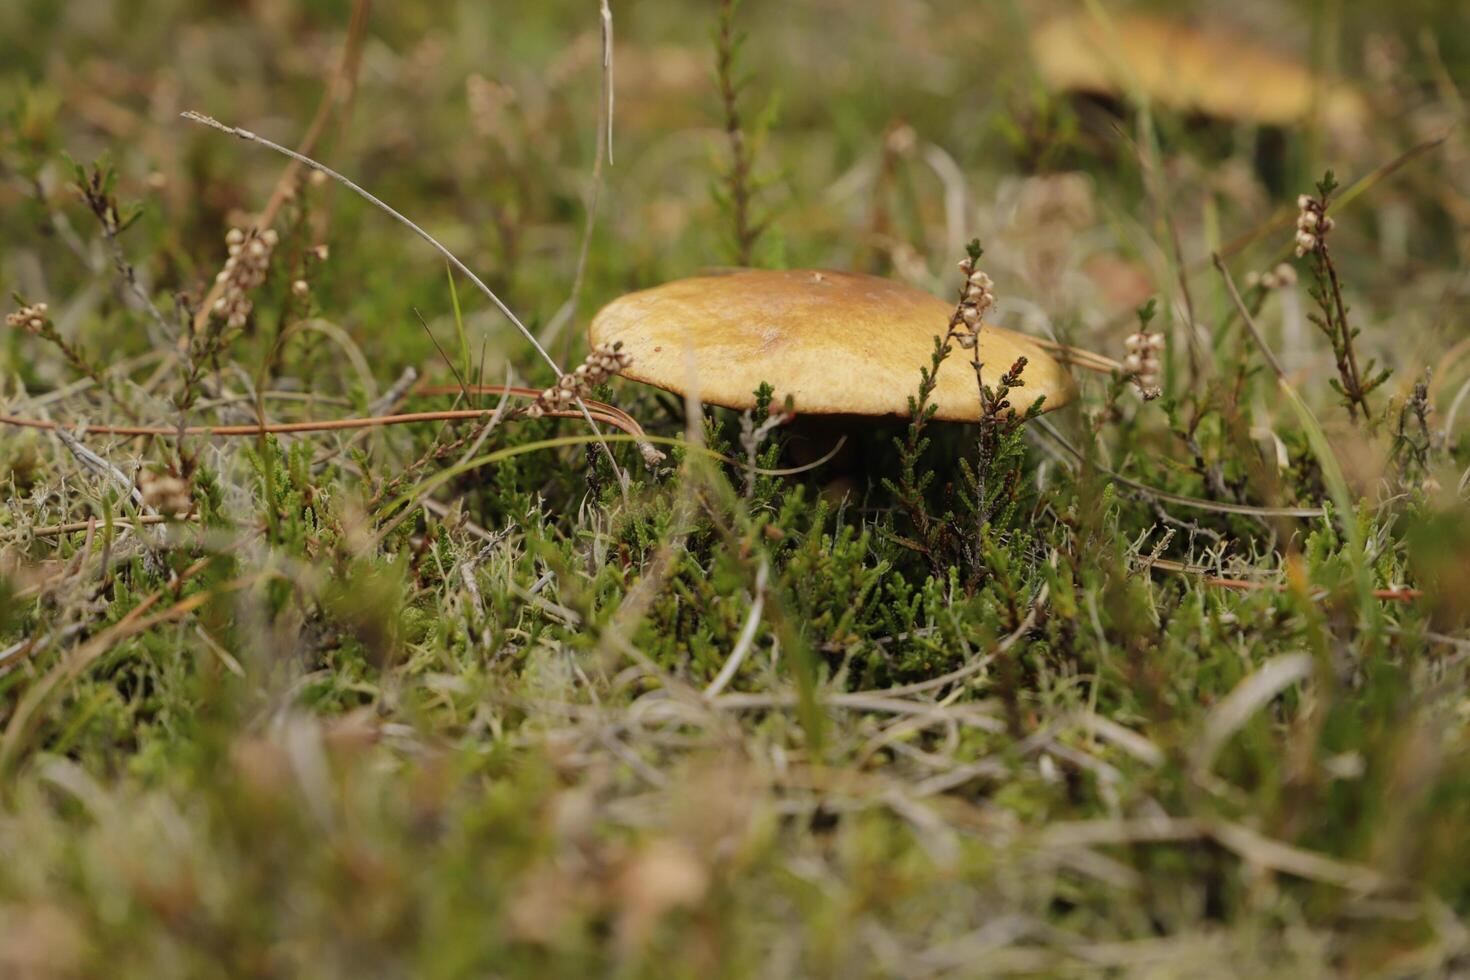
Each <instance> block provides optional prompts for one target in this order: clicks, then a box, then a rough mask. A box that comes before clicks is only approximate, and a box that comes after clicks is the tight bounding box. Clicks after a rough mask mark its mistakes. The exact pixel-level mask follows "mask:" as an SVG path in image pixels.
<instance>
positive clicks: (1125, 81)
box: [1031, 14, 1366, 131]
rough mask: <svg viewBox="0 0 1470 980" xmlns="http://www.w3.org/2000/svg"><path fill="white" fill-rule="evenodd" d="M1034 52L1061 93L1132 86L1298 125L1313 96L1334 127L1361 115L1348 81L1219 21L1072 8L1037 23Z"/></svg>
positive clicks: (1222, 114) (1188, 106) (1182, 107)
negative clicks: (1103, 15) (1102, 15)
mask: <svg viewBox="0 0 1470 980" xmlns="http://www.w3.org/2000/svg"><path fill="white" fill-rule="evenodd" d="M1031 53H1032V57H1033V58H1034V60H1035V62H1036V68H1037V71H1038V72H1039V73H1040V74H1041V77H1042V79H1043V80H1044V81H1045V82H1046V83H1047V84H1048V85H1049V86H1050V87H1052V88H1053V89H1056V90H1058V91H1064V92H1079V93H1087V94H1092V95H1102V96H1107V97H1111V98H1119V97H1122V96H1125V95H1129V94H1133V93H1135V92H1136V93H1137V94H1139V95H1143V96H1146V97H1147V98H1148V99H1149V100H1150V101H1152V102H1154V103H1156V104H1158V105H1161V106H1164V107H1166V108H1169V109H1173V110H1177V111H1182V112H1194V113H1199V114H1201V115H1204V116H1209V117H1213V118H1216V119H1225V120H1231V121H1235V122H1252V123H1257V124H1259V125H1262V126H1273V127H1285V126H1290V125H1293V124H1295V123H1299V122H1301V121H1302V120H1303V119H1305V118H1306V117H1307V116H1308V115H1309V114H1310V113H1311V112H1312V111H1313V110H1314V108H1315V107H1316V106H1317V105H1318V104H1319V102H1320V104H1321V105H1322V107H1323V109H1324V112H1325V118H1326V121H1327V122H1328V124H1329V125H1330V126H1331V127H1332V128H1334V129H1338V130H1340V131H1348V130H1352V129H1356V128H1358V127H1359V126H1360V124H1361V123H1362V121H1363V118H1364V116H1365V114H1366V107H1365V104H1364V101H1363V99H1362V97H1361V96H1360V95H1359V94H1358V93H1357V92H1355V91H1353V90H1352V89H1351V88H1348V87H1347V86H1345V85H1342V84H1338V83H1333V82H1330V81H1329V80H1327V79H1325V78H1323V77H1322V76H1320V75H1318V74H1316V73H1314V72H1313V71H1312V70H1311V69H1310V68H1307V67H1306V66H1304V65H1301V64H1299V63H1297V62H1295V61H1292V60H1290V59H1288V58H1286V57H1284V56H1281V55H1278V54H1276V53H1273V52H1271V51H1268V50H1266V49H1264V48H1262V47H1261V45H1259V44H1256V43H1253V42H1251V41H1250V40H1247V39H1243V38H1240V37H1239V36H1235V35H1232V34H1231V33H1229V32H1227V31H1224V30H1222V29H1220V28H1219V27H1218V26H1216V27H1213V28H1211V29H1210V30H1208V31H1205V30H1196V29H1194V28H1192V27H1189V26H1188V25H1185V24H1182V23H1177V22H1173V21H1168V20H1163V19H1161V18H1157V17H1149V16H1145V15H1132V16H1129V15H1121V14H1120V15H1117V16H1114V17H1112V18H1111V20H1110V21H1109V22H1103V21H1101V20H1099V19H1097V18H1096V17H1092V16H1088V15H1085V14H1076V15H1071V16H1065V17H1059V18H1056V19H1053V20H1050V21H1047V22H1046V23H1044V24H1042V25H1041V26H1040V27H1039V28H1038V29H1037V30H1036V31H1035V32H1034V33H1033V34H1032V36H1031Z"/></svg>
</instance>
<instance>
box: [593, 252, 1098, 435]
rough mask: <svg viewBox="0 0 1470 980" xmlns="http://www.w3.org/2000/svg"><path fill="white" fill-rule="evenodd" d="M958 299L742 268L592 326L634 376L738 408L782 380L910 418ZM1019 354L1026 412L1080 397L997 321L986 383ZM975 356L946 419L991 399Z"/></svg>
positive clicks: (843, 404) (783, 390)
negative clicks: (984, 395) (622, 355)
mask: <svg viewBox="0 0 1470 980" xmlns="http://www.w3.org/2000/svg"><path fill="white" fill-rule="evenodd" d="M953 312H954V304H953V303H947V302H945V301H944V300H942V299H939V298H938V297H936V296H932V295H930V294H929V293H926V292H924V291H922V290H919V289H915V288H913V287H912V286H906V285H904V284H903V283H899V282H894V281H892V280H889V279H881V278H879V277H877V276H866V275H859V274H855V273H851V272H830V271H826V270H822V271H816V270H812V269H788V270H771V271H765V270H742V271H739V272H733V273H730V274H728V275H717V276H697V277H695V278H692V279H680V280H678V281H676V282H671V283H667V284H665V285H663V286H658V287H656V288H654V289H648V290H644V291H643V292H638V293H632V294H630V295H627V296H624V297H622V298H621V299H618V300H615V301H613V302H612V303H611V304H609V305H608V306H606V307H604V308H603V310H602V311H601V312H600V313H598V314H597V316H596V317H595V318H594V319H593V321H592V326H591V328H590V333H591V339H592V343H594V344H605V343H615V342H618V341H621V342H622V344H623V350H624V351H626V352H627V353H629V354H630V355H632V358H633V363H632V366H631V367H629V368H628V369H627V370H625V371H624V372H623V375H624V376H625V377H628V378H632V379H634V380H635V381H643V382H645V383H647V384H651V385H656V386H657V387H659V388H664V389H667V390H669V391H673V392H676V393H678V394H691V393H693V394H696V395H697V396H698V397H699V398H700V400H701V401H704V402H708V403H711V404H715V405H722V406H724V407H726V408H735V409H746V408H752V407H754V404H755V396H754V392H755V390H756V388H757V387H759V385H760V383H761V382H762V381H768V382H770V384H771V386H772V387H773V388H775V390H776V398H777V399H778V400H780V399H783V398H785V397H786V396H787V395H790V396H791V397H792V399H793V400H794V402H795V407H796V411H797V412H798V413H799V414H814V415H876V416H884V415H893V416H902V415H907V414H908V411H909V408H908V399H909V397H910V396H911V395H913V394H915V393H916V392H917V390H918V387H919V369H920V368H923V367H928V365H929V362H930V356H931V355H932V354H933V351H934V338H935V337H936V336H942V335H943V334H944V333H945V331H946V330H947V329H948V326H949V318H950V315H951V314H952V313H953ZM1019 357H1025V358H1026V369H1025V371H1024V372H1023V373H1022V375H1021V381H1022V385H1021V387H1020V388H1019V389H1018V390H1016V391H1013V392H1012V393H1011V395H1010V401H1011V405H1012V406H1013V408H1014V409H1015V410H1018V411H1024V410H1026V409H1027V408H1029V407H1030V406H1031V404H1032V403H1033V402H1034V401H1035V400H1036V399H1037V398H1038V397H1041V396H1043V395H1044V396H1046V401H1045V402H1044V403H1043V406H1042V407H1043V408H1044V409H1047V410H1050V409H1053V408H1060V407H1061V406H1063V405H1065V404H1067V403H1068V402H1070V401H1072V399H1073V397H1075V394H1076V387H1075V384H1074V382H1073V381H1072V377H1071V375H1070V374H1068V373H1067V372H1066V370H1064V369H1063V368H1062V366H1061V365H1060V364H1058V363H1057V362H1056V361H1055V360H1054V359H1053V358H1052V357H1051V356H1050V355H1049V354H1047V353H1046V351H1044V350H1043V349H1042V348H1041V347H1039V346H1038V345H1037V344H1036V342H1035V341H1034V340H1032V339H1031V338H1030V337H1027V336H1025V335H1023V334H1018V333H1014V332H1012V331H1010V330H1004V329H1002V328H1000V327H994V326H991V325H989V324H986V325H985V328H984V329H983V330H982V331H981V333H980V360H981V363H982V365H983V370H982V374H983V376H984V378H985V382H986V384H994V383H995V382H996V380H998V379H999V377H1000V376H1001V374H1003V373H1004V372H1005V371H1007V370H1009V369H1010V367H1011V365H1012V364H1014V363H1015V361H1016V359H1017V358H1019ZM969 360H970V352H969V351H966V350H961V349H958V348H956V350H955V351H954V353H953V354H951V355H950V358H949V361H948V362H947V363H946V364H945V366H944V370H942V371H940V372H939V383H938V386H937V387H936V388H935V390H934V394H933V396H932V400H933V402H934V404H935V405H936V406H937V407H938V411H937V413H936V416H935V417H936V418H939V419H945V420H948V421H957V422H966V421H975V420H976V419H978V418H979V415H980V399H979V394H978V391H977V389H976V385H975V372H974V370H973V369H972V368H971V366H970V363H969Z"/></svg>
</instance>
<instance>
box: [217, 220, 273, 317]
mask: <svg viewBox="0 0 1470 980" xmlns="http://www.w3.org/2000/svg"><path fill="white" fill-rule="evenodd" d="M280 240H281V239H280V235H278V234H277V233H276V230H275V229H274V228H266V229H265V230H263V231H262V230H259V229H255V228H252V229H250V230H249V231H244V230H242V229H240V228H231V229H230V231H229V233H228V234H227V235H225V245H226V246H227V247H228V249H229V258H227V259H225V266H224V268H223V269H221V270H220V272H219V275H217V276H215V280H216V281H217V282H219V283H220V284H221V285H222V286H223V292H222V293H221V294H220V297H219V299H217V300H215V301H214V306H213V307H212V308H211V310H210V312H211V313H213V314H214V316H216V317H217V318H219V319H221V320H223V321H225V325H226V326H227V327H229V328H230V329H231V330H239V329H240V328H242V327H244V326H245V321H246V320H247V319H249V317H250V311H251V310H252V309H253V308H254V305H255V304H254V301H253V300H252V299H251V297H250V294H251V293H252V292H254V291H255V290H256V289H258V288H260V286H261V285H262V284H263V283H264V282H265V278H266V274H267V273H268V272H270V265H271V255H272V254H273V253H274V252H275V249H276V245H278V244H279V243H280Z"/></svg>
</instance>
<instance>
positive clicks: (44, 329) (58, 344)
mask: <svg viewBox="0 0 1470 980" xmlns="http://www.w3.org/2000/svg"><path fill="white" fill-rule="evenodd" d="M13 298H14V300H15V305H16V307H17V308H16V310H15V312H13V313H7V314H6V316H5V324H6V326H9V327H14V328H15V329H17V330H23V331H25V332H26V333H28V334H31V335H32V336H35V337H39V338H41V339H42V340H44V341H46V342H47V343H49V344H51V345H52V346H53V347H55V348H56V349H57V350H58V351H60V352H61V356H62V357H64V358H66V362H67V363H68V364H70V365H71V367H72V369H73V370H74V371H76V372H77V373H78V374H81V375H83V376H85V377H88V378H91V379H92V380H93V381H96V382H97V383H98V384H99V385H102V386H103V387H107V385H106V384H105V382H104V381H103V375H102V371H101V369H100V368H98V367H97V365H95V364H93V363H92V362H91V361H90V360H88V359H87V356H86V355H85V354H83V353H82V350H81V348H79V347H77V346H75V345H74V344H72V343H70V342H68V341H67V339H66V338H65V337H63V336H62V335H61V333H60V331H58V330H57V329H56V324H55V323H53V322H52V320H51V307H50V306H49V305H47V304H46V303H28V302H26V300H25V299H24V298H22V297H21V296H19V295H16V296H14V297H13Z"/></svg>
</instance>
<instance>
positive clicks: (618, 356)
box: [525, 341, 633, 419]
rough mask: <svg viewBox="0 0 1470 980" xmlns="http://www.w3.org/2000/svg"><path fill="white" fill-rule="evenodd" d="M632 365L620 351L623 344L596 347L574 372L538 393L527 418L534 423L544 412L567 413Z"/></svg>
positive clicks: (568, 373) (620, 342)
mask: <svg viewBox="0 0 1470 980" xmlns="http://www.w3.org/2000/svg"><path fill="white" fill-rule="evenodd" d="M632 363H633V358H632V356H630V355H629V354H627V353H624V351H623V342H622V341H618V342H616V343H613V344H598V345H597V346H596V347H594V348H593V349H592V352H591V353H590V354H588V355H587V359H586V360H585V361H583V362H582V363H581V364H579V365H577V368H576V370H574V371H568V372H567V373H566V374H563V375H562V376H561V377H560V378H559V379H557V382H556V384H554V385H552V386H551V387H550V388H547V389H546V390H545V391H543V392H541V397H540V398H537V399H536V400H535V401H534V402H532V403H531V404H530V405H528V406H526V409H525V412H526V417H527V418H533V419H535V418H540V417H541V416H543V415H545V414H546V413H547V412H559V411H566V410H567V409H569V408H571V407H572V406H573V405H575V404H576V403H577V401H578V400H579V399H582V398H589V397H591V395H592V389H594V388H596V387H597V386H598V385H600V384H602V383H603V382H604V381H606V380H607V379H608V378H610V377H612V376H613V375H615V374H620V373H622V372H623V371H625V370H626V369H627V368H628V366H629V365H631V364H632Z"/></svg>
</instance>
